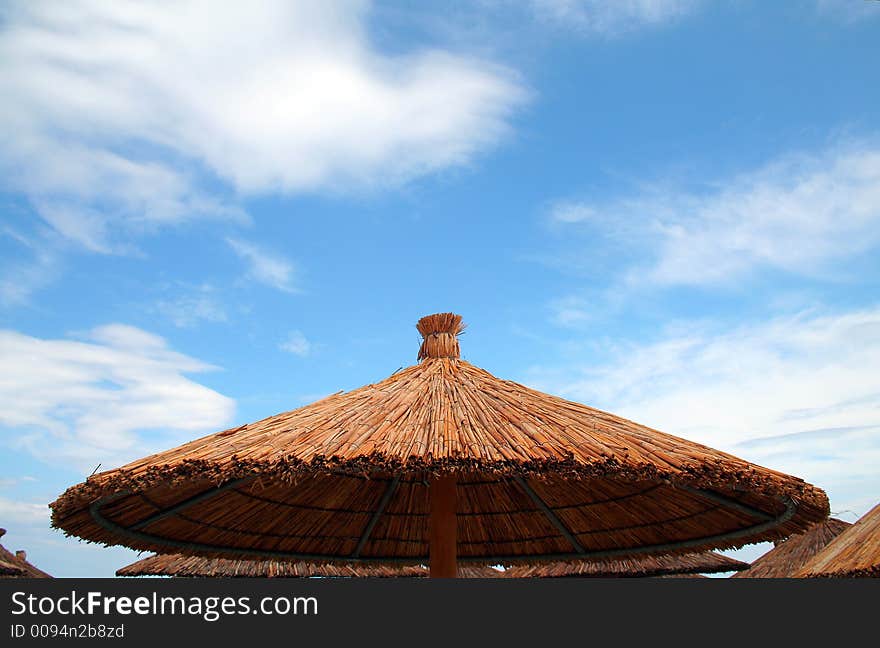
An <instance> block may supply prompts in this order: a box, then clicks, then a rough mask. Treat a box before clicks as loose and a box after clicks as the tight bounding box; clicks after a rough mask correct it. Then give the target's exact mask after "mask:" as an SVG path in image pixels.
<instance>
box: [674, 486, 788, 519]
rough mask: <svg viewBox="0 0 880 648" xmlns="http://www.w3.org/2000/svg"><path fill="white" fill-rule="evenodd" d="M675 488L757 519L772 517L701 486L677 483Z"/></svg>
mask: <svg viewBox="0 0 880 648" xmlns="http://www.w3.org/2000/svg"><path fill="white" fill-rule="evenodd" d="M675 488H680V489H682V490H685V491H688V492H689V493H693V494H694V495H697V496H698V497H703V498H705V499H707V500H709V501H711V502H715V503H716V504H722V505H724V506H726V507H727V508H730V509H733V510H735V511H739V512H740V513H745V514H747V515H751V516H752V517H756V518H758V519H759V520H764V521H767V520H772V519H773V518H774V516H773V515H771V514H769V513H766V512H765V511H762V510H760V509H756V508H754V507H752V506H748V505H746V504H743V503H741V502H737V501H736V500H733V499H730V498H729V497H724V495H720V494H718V493H714V492H712V491H708V490H703V489H702V488H692V487H690V486H684V485H682V484H677V485H676V486H675Z"/></svg>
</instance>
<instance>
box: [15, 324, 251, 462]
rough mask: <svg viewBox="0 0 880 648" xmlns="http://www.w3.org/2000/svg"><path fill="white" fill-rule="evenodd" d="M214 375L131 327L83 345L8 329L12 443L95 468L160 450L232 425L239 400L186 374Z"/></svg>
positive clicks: (96, 333)
mask: <svg viewBox="0 0 880 648" xmlns="http://www.w3.org/2000/svg"><path fill="white" fill-rule="evenodd" d="M210 369H213V367H211V366H210V365H207V364H205V363H203V362H200V361H198V360H195V359H193V358H190V357H188V356H185V355H182V354H180V353H177V352H175V351H173V350H171V349H169V348H168V346H167V343H166V342H165V340H164V339H162V338H161V337H159V336H156V335H153V334H151V333H148V332H146V331H143V330H141V329H138V328H135V327H132V326H126V325H123V324H109V325H106V326H101V327H98V328H96V329H94V330H92V331H90V332H89V333H88V334H87V335H86V336H85V337H84V339H83V340H82V341H78V340H51V339H50V340H45V339H40V338H34V337H30V336H27V335H24V334H22V333H18V332H15V331H9V330H4V331H0V426H3V427H4V428H6V429H7V430H8V431H7V432H4V437H5V438H4V439H3V442H4V444H5V445H7V446H13V447H22V448H24V449H26V450H29V451H30V452H31V453H33V454H34V455H36V456H38V457H40V458H42V459H45V460H47V461H49V462H55V463H59V462H61V463H63V464H69V463H73V464H75V465H76V466H77V467H79V468H81V469H88V470H91V469H92V468H94V467H95V465H96V464H97V463H98V462H101V463H102V464H103V466H104V468H108V467H111V466H113V465H116V464H119V463H122V462H123V461H124V460H128V459H134V458H136V457H138V456H141V455H143V454H145V453H149V452H154V451H156V450H158V449H161V448H163V447H167V446H168V445H169V444H171V443H176V442H182V441H183V440H186V438H191V437H192V436H193V434H194V433H196V432H207V431H213V430H216V429H219V428H221V427H222V426H223V425H224V424H226V423H228V421H229V420H230V419H231V417H232V415H233V412H234V407H235V403H234V401H232V400H231V399H229V398H227V397H225V396H223V395H221V394H218V393H217V392H215V391H213V390H212V389H209V388H207V387H205V386H203V385H200V384H199V383H196V382H194V381H192V380H190V379H188V378H187V377H186V376H185V374H189V373H196V372H204V371H208V370H210ZM181 437H184V438H181Z"/></svg>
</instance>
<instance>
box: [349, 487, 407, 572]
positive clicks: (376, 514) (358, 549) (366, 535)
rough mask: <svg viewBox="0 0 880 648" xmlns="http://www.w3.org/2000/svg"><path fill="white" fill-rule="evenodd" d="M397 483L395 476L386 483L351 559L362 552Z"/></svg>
mask: <svg viewBox="0 0 880 648" xmlns="http://www.w3.org/2000/svg"><path fill="white" fill-rule="evenodd" d="M399 482H400V477H399V476H395V477H394V479H392V480H391V481H390V482H388V486H387V487H386V488H385V492H384V493H382V499H381V500H379V506H377V507H376V510H375V511H373V517H371V518H370V521H369V522H368V523H367V526H366V527H364V532H363V533H362V534H361V539H360V540H358V543H357V547H355V549H354V551H353V552H352V553H351V557H352V558H357V557H359V556H360V555H361V551H363V548H364V546H365V545H366V544H367V541H368V540H369V539H370V534H371V533H373V528H374V527H375V526H376V523H377V522H378V521H379V518H380V517H382V513H384V512H385V507H386V506H388V502H389V501H391V496H392V495H394V491H395V490H397V484H398V483H399Z"/></svg>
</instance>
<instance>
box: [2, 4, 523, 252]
mask: <svg viewBox="0 0 880 648" xmlns="http://www.w3.org/2000/svg"><path fill="white" fill-rule="evenodd" d="M369 12H370V5H369V3H367V2H362V1H359V0H351V1H345V2H335V3H321V2H307V1H303V2H288V1H286V0H274V1H273V0H270V1H267V2H260V3H256V4H254V5H248V6H246V7H245V6H243V5H241V6H238V5H234V4H229V3H221V4H218V3H214V2H206V1H204V0H188V1H184V2H178V3H176V4H175V8H174V11H173V13H169V11H168V7H167V6H166V5H165V4H164V3H161V2H155V3H153V2H136V1H132V0H119V1H118V2H113V3H104V2H94V1H93V0H73V1H71V2H66V3H64V5H63V6H59V5H58V3H53V2H41V1H28V2H12V3H7V5H6V6H4V8H3V20H2V25H0V83H2V85H3V88H4V93H3V102H2V104H0V138H2V139H3V146H2V147H0V177H2V182H3V185H4V188H5V189H6V190H9V191H14V192H20V193H22V194H24V195H25V196H27V197H28V198H29V199H30V201H31V202H32V204H33V205H34V207H35V209H36V210H37V212H38V213H39V214H40V215H41V216H42V218H43V219H45V221H46V222H47V223H49V224H50V225H51V226H52V227H54V228H55V229H56V230H57V231H58V232H59V233H61V234H62V235H64V236H65V237H67V238H68V239H69V240H70V241H73V242H75V243H77V244H79V245H81V246H83V247H84V248H85V249H88V250H91V251H94V252H101V253H115V252H120V251H122V252H124V251H126V249H127V247H126V246H127V242H126V240H127V237H128V236H131V235H133V234H138V233H142V232H145V231H147V232H148V231H152V230H155V229H156V228H158V227H162V226H165V225H168V224H174V223H179V222H181V221H187V220H191V219H193V218H204V217H210V218H224V219H242V218H245V215H244V213H243V212H242V211H241V209H239V207H237V205H236V203H237V200H238V199H239V198H240V196H242V195H246V194H256V193H271V192H281V193H294V192H301V191H316V190H320V191H323V190H329V191H339V190H340V187H346V188H363V187H373V186H385V185H389V184H391V185H394V184H397V183H400V182H405V181H407V180H408V179H410V178H414V177H417V176H420V175H423V174H426V173H430V172H432V171H435V170H437V169H442V168H445V167H449V166H454V165H461V164H466V163H468V162H469V161H470V160H471V159H472V158H473V157H474V156H475V155H477V154H479V153H480V152H481V151H484V150H486V149H488V148H490V147H492V146H494V145H495V144H497V142H498V141H499V140H500V139H501V138H503V137H504V136H505V134H506V133H507V132H508V130H509V125H508V122H509V118H510V116H511V112H512V110H513V109H515V108H516V107H517V106H518V105H520V104H521V103H522V102H523V101H524V99H525V98H526V92H525V91H524V89H523V86H522V84H521V82H520V80H519V79H518V78H517V77H516V75H515V74H514V73H512V72H511V70H509V69H506V68H503V67H501V66H498V65H494V64H492V63H489V62H486V61H482V60H476V59H473V58H471V57H468V56H465V55H458V54H455V53H453V52H449V51H446V50H442V49H421V50H415V51H411V52H407V53H395V54H387V53H383V52H382V51H380V50H379V49H377V47H376V46H375V45H374V44H373V43H372V42H371V40H370V37H369V31H368V29H367V23H368V19H369Z"/></svg>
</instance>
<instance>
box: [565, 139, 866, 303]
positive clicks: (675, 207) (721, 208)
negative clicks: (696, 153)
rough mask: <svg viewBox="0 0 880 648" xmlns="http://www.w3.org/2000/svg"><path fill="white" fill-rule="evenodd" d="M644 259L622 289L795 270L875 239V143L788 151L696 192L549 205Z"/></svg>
mask: <svg viewBox="0 0 880 648" xmlns="http://www.w3.org/2000/svg"><path fill="white" fill-rule="evenodd" d="M550 219H551V221H552V222H554V223H556V224H557V225H560V226H582V227H584V228H587V229H589V230H590V231H593V232H596V233H597V234H599V235H601V236H603V237H604V238H605V240H606V242H607V243H608V244H610V245H614V246H618V247H627V248H640V249H642V250H644V252H645V254H644V255H643V256H646V257H647V258H649V259H650V261H649V262H648V263H647V264H639V265H637V266H636V267H634V268H632V269H631V270H630V271H629V272H628V274H627V275H626V283H627V284H629V285H631V286H638V285H645V284H653V285H692V286H713V285H723V284H727V283H730V282H732V281H735V280H737V279H740V278H743V277H748V276H750V275H752V274H755V273H757V272H760V271H762V270H776V271H783V272H787V273H791V274H796V275H802V276H820V275H822V274H823V273H831V272H833V271H838V269H837V268H833V265H834V264H835V263H837V262H839V261H840V260H841V259H845V258H853V257H855V256H857V255H859V254H863V253H865V252H867V251H869V250H872V249H875V248H876V247H877V246H878V245H880V150H878V149H877V148H874V147H872V146H868V145H861V146H857V147H850V148H848V149H845V150H830V151H825V152H822V153H818V154H800V155H790V156H786V157H783V158H780V159H778V160H775V161H773V162H771V163H769V164H767V165H765V166H764V167H762V168H760V169H757V170H754V171H751V172H748V173H744V174H741V175H739V176H736V177H732V178H728V179H726V180H724V181H721V182H717V183H715V184H713V185H711V186H709V187H708V188H707V189H706V190H705V191H702V192H679V191H674V190H671V189H668V188H663V187H659V188H655V189H653V190H652V191H650V192H646V193H643V194H639V195H636V196H632V197H624V198H620V199H617V200H611V201H609V202H607V203H604V204H590V203H581V202H577V201H566V202H559V203H557V204H556V205H555V206H554V207H553V208H552V209H551V212H550Z"/></svg>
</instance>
